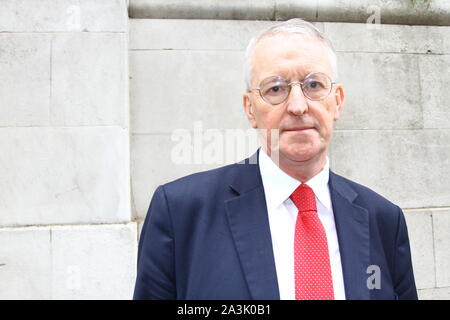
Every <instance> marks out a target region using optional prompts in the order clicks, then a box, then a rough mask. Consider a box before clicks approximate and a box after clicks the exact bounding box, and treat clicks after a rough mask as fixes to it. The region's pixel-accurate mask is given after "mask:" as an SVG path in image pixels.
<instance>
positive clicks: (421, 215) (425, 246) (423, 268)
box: [404, 210, 436, 289]
mask: <svg viewBox="0 0 450 320" xmlns="http://www.w3.org/2000/svg"><path fill="white" fill-rule="evenodd" d="M404 214H405V218H406V224H407V227H408V236H409V243H410V246H411V256H412V261H413V269H414V277H415V280H416V287H417V289H426V288H434V287H435V286H436V281H435V279H436V278H435V264H434V245H433V223H432V218H431V211H415V210H414V211H409V210H406V211H404Z"/></svg>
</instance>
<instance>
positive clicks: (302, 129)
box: [284, 127, 314, 131]
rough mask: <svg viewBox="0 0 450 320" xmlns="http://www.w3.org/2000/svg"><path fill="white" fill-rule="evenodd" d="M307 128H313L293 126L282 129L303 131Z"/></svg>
mask: <svg viewBox="0 0 450 320" xmlns="http://www.w3.org/2000/svg"><path fill="white" fill-rule="evenodd" d="M309 129H314V127H295V128H288V129H284V131H305V130H309Z"/></svg>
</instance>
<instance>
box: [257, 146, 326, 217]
mask: <svg viewBox="0 0 450 320" xmlns="http://www.w3.org/2000/svg"><path fill="white" fill-rule="evenodd" d="M258 157H259V158H258V161H259V170H260V172H261V178H262V181H263V186H264V192H265V195H266V202H267V206H268V207H271V208H276V207H278V206H279V205H281V204H282V203H283V202H284V201H286V200H287V199H289V197H290V195H291V194H292V193H293V192H294V191H295V189H297V187H298V186H299V185H300V184H301V182H300V181H298V180H297V179H295V178H293V177H291V176H290V175H288V174H287V173H286V172H284V171H283V170H281V169H280V168H279V167H278V166H277V165H276V164H275V163H274V162H273V161H272V159H271V158H270V157H269V156H268V155H267V154H266V153H265V151H264V150H263V149H262V148H261V149H260V151H259V156H258ZM329 171H330V165H329V159H328V157H327V158H326V162H325V166H324V167H323V169H322V171H320V172H319V173H318V174H316V175H315V176H314V177H312V178H311V179H310V180H308V181H307V182H305V183H306V184H307V185H308V186H309V187H311V189H313V191H314V194H315V196H316V198H317V199H318V200H319V201H320V202H321V203H322V205H324V206H325V207H326V208H327V209H328V210H331V198H330V191H329V189H328V180H329V176H330V172H329Z"/></svg>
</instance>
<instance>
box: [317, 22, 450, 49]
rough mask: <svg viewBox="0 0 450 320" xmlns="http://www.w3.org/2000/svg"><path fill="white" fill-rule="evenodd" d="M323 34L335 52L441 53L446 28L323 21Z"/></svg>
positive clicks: (447, 41)
mask: <svg viewBox="0 0 450 320" xmlns="http://www.w3.org/2000/svg"><path fill="white" fill-rule="evenodd" d="M323 25H324V32H325V35H326V36H327V37H328V38H330V40H331V41H332V42H333V46H334V49H335V50H336V51H339V52H371V53H374V52H379V53H394V52H397V53H423V54H443V53H448V52H449V51H450V36H449V30H450V28H449V27H439V26H408V25H392V24H377V25H372V24H366V23H329V22H325V23H323Z"/></svg>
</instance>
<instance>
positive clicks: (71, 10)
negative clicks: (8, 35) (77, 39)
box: [0, 0, 128, 32]
mask: <svg viewBox="0 0 450 320" xmlns="http://www.w3.org/2000/svg"><path fill="white" fill-rule="evenodd" d="M1 6H2V10H0V32H73V31H83V32H84V31H90V32H91V31H92V32H99V31H106V32H126V31H127V21H128V17H127V1H126V0H95V1H92V0H58V1H54V0H2V4H1Z"/></svg>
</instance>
